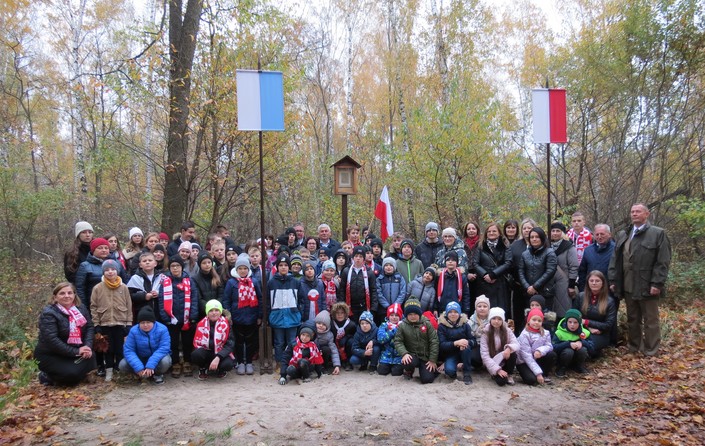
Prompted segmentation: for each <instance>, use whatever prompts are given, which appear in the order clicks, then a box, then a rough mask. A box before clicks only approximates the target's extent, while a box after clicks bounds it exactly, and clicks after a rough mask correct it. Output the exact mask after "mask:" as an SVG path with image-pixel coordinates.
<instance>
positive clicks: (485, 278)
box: [472, 223, 512, 314]
mask: <svg viewBox="0 0 705 446" xmlns="http://www.w3.org/2000/svg"><path fill="white" fill-rule="evenodd" d="M472 263H473V264H474V265H475V271H476V273H477V279H476V281H475V287H476V289H477V294H478V295H482V294H484V295H485V296H486V297H487V298H489V299H490V308H493V307H500V308H502V309H504V311H505V312H506V313H507V314H511V313H510V309H511V308H510V289H509V286H510V282H509V280H507V277H511V276H510V274H511V271H512V252H511V251H510V250H509V248H508V247H507V245H506V244H505V240H504V237H502V232H501V231H500V227H499V224H497V223H492V224H490V225H489V226H488V227H487V228H486V229H485V234H484V236H483V240H482V244H481V245H480V249H478V250H476V251H475V259H474V261H473V262H472Z"/></svg>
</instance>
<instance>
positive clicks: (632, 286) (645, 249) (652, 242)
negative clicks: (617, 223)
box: [609, 203, 671, 356]
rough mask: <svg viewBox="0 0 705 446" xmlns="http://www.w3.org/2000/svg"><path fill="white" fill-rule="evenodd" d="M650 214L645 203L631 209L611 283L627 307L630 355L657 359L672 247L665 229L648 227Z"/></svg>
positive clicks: (612, 262)
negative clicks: (661, 307) (661, 301)
mask: <svg viewBox="0 0 705 446" xmlns="http://www.w3.org/2000/svg"><path fill="white" fill-rule="evenodd" d="M649 214H650V213H649V209H648V208H647V207H646V205H644V204H642V203H637V204H635V205H633V206H632V208H631V212H630V215H631V220H632V225H633V227H632V228H629V231H620V232H619V234H617V241H616V245H615V249H614V255H613V256H612V259H611V260H610V266H609V282H610V289H611V290H612V292H614V293H615V294H616V295H617V296H619V297H623V298H624V299H625V301H626V303H627V325H628V330H629V351H630V352H637V351H641V352H643V353H644V355H646V356H654V355H656V354H657V353H658V348H659V345H660V343H661V329H660V327H659V311H658V301H659V298H662V297H664V296H665V285H666V279H667V278H668V268H669V266H670V264H671V244H670V242H669V241H668V236H667V235H666V232H665V231H664V230H663V229H662V228H659V227H657V226H651V225H650V224H649V222H648V219H649Z"/></svg>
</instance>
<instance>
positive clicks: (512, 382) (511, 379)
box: [507, 376, 515, 386]
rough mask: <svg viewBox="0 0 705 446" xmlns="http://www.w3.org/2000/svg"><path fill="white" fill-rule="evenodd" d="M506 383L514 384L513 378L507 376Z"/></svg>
mask: <svg viewBox="0 0 705 446" xmlns="http://www.w3.org/2000/svg"><path fill="white" fill-rule="evenodd" d="M507 384H508V385H510V386H513V385H514V384H515V383H514V378H512V377H511V376H508V377H507Z"/></svg>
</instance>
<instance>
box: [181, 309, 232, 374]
mask: <svg viewBox="0 0 705 446" xmlns="http://www.w3.org/2000/svg"><path fill="white" fill-rule="evenodd" d="M193 348H194V350H193V352H191V362H193V363H194V364H195V365H196V366H197V367H198V379H199V380H201V381H204V380H206V379H207V378H208V374H209V373H212V374H215V375H216V376H217V377H218V378H225V375H227V374H228V372H229V371H230V370H232V369H233V349H234V348H235V338H234V336H233V332H232V330H231V329H230V322H228V320H227V319H226V318H225V317H224V316H223V306H222V305H221V304H220V302H218V301H217V300H216V299H211V300H209V301H208V302H207V303H206V317H204V318H203V319H201V321H200V322H199V323H198V325H197V326H196V333H195V334H194V336H193Z"/></svg>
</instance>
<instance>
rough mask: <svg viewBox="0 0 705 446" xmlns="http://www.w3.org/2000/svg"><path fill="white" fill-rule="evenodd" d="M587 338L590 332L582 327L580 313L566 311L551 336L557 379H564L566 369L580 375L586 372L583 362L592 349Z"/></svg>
mask: <svg viewBox="0 0 705 446" xmlns="http://www.w3.org/2000/svg"><path fill="white" fill-rule="evenodd" d="M589 337H590V330H588V329H587V328H585V327H583V318H582V315H581V314H580V311H578V310H576V309H574V308H571V309H570V310H568V311H566V313H565V317H564V318H563V319H561V321H560V322H559V323H558V327H556V332H555V333H554V335H553V350H554V351H555V352H556V355H558V370H556V376H557V377H559V378H565V376H566V369H567V368H568V367H571V368H573V369H574V370H575V371H576V372H578V373H580V374H583V373H587V372H588V371H587V369H586V368H585V361H587V359H588V357H589V356H590V350H592V348H593V345H592V342H591V341H590V339H588V338H589Z"/></svg>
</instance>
